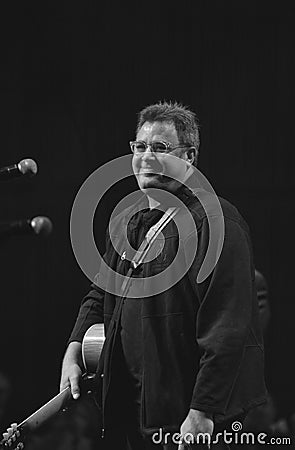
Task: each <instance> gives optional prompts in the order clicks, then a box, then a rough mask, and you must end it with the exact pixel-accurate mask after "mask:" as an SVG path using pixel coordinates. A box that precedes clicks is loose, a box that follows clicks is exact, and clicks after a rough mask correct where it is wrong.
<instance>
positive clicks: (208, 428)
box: [178, 409, 214, 450]
mask: <svg viewBox="0 0 295 450" xmlns="http://www.w3.org/2000/svg"><path fill="white" fill-rule="evenodd" d="M213 428H214V422H213V419H212V415H211V414H208V413H205V412H203V411H198V410H197V409H190V411H189V413H188V415H187V417H186V419H185V421H184V422H183V424H182V425H181V427H180V434H181V436H182V443H181V444H179V446H178V450H185V449H186V448H189V443H191V444H193V442H192V441H191V440H190V438H191V437H193V439H194V443H195V444H196V443H197V442H198V441H197V435H198V434H199V433H206V434H209V435H210V436H212V433H213ZM205 442H206V441H205V439H204V440H203V438H200V440H199V443H200V444H203V443H204V444H205ZM207 445H208V447H209V442H208V441H207ZM200 447H201V445H200Z"/></svg>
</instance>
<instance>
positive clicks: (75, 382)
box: [70, 376, 80, 400]
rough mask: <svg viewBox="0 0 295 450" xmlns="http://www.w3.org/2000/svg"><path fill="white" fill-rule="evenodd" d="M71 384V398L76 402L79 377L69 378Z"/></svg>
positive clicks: (78, 393)
mask: <svg viewBox="0 0 295 450" xmlns="http://www.w3.org/2000/svg"><path fill="white" fill-rule="evenodd" d="M70 382H71V392H72V396H73V398H74V399H75V400H76V399H77V398H79V397H80V388H79V377H77V376H75V377H72V378H70Z"/></svg>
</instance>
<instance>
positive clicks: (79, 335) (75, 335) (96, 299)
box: [68, 284, 105, 344]
mask: <svg viewBox="0 0 295 450" xmlns="http://www.w3.org/2000/svg"><path fill="white" fill-rule="evenodd" d="M104 294H105V293H104V291H103V290H102V289H100V288H98V287H97V286H96V285H95V284H92V285H91V290H90V291H89V292H88V294H87V295H86V296H85V297H84V298H83V300H82V302H81V306H80V310H79V313H78V317H77V319H76V323H75V325H74V328H73V330H72V333H71V336H70V338H69V340H68V344H69V343H70V342H73V341H78V342H82V340H83V337H84V334H85V333H86V331H87V330H88V328H89V327H91V325H93V324H95V323H103V301H104Z"/></svg>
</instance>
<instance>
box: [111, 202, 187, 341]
mask: <svg viewBox="0 0 295 450" xmlns="http://www.w3.org/2000/svg"><path fill="white" fill-rule="evenodd" d="M178 211H179V208H176V207H171V208H168V209H167V211H165V213H164V214H163V216H162V217H161V219H160V220H159V221H158V222H157V223H156V224H155V225H153V226H152V227H151V228H150V229H149V230H148V232H147V233H146V235H145V238H144V239H143V241H142V243H141V245H140V247H139V249H138V250H137V252H136V253H135V255H134V258H133V259H132V261H131V264H130V268H129V270H128V272H127V274H126V276H125V279H124V281H123V283H122V286H121V291H122V295H121V297H120V300H119V301H118V302H117V304H116V306H115V309H114V312H113V316H112V320H111V322H112V321H113V322H117V318H118V317H119V316H120V313H121V310H122V306H123V302H124V299H125V298H126V297H127V294H128V291H129V288H130V283H131V281H132V273H133V272H134V271H135V269H137V267H138V266H139V265H140V264H142V263H143V261H144V258H145V257H146V255H147V254H148V251H149V249H150V248H151V246H152V245H153V242H154V241H155V239H156V238H157V236H158V235H159V233H160V232H161V231H162V230H163V228H165V226H166V225H167V224H168V223H169V222H170V220H172V219H173V217H175V216H176V214H177V213H178ZM110 325H111V324H110ZM111 328H112V327H111V326H109V329H108V332H107V334H106V340H107V339H108V336H109V335H110V334H111Z"/></svg>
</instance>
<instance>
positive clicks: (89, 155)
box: [0, 0, 295, 420]
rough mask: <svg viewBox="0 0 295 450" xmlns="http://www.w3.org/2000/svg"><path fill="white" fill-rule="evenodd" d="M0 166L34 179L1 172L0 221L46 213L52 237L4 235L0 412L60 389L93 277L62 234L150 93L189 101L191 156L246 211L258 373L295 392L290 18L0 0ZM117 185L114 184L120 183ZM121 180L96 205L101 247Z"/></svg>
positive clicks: (271, 10) (181, 7)
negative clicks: (81, 192)
mask: <svg viewBox="0 0 295 450" xmlns="http://www.w3.org/2000/svg"><path fill="white" fill-rule="evenodd" d="M0 10H1V11H0V21H1V27H0V29H1V62H2V64H1V71H0V77H1V83H0V86H1V102H0V110H1V134H0V142H1V160H0V161H1V164H0V166H2V167H3V166H5V165H8V164H12V163H15V162H18V161H19V160H20V159H22V158H24V157H31V158H34V159H35V160H36V161H37V163H38V166H39V171H38V174H37V176H36V177H34V178H32V179H30V180H27V179H17V180H16V179H15V180H11V181H9V182H5V183H1V185H0V199H1V217H0V218H1V220H3V221H4V220H9V219H11V220H12V219H18V218H29V217H34V216H36V215H46V216H48V217H50V219H51V220H52V222H53V224H54V230H53V232H52V234H51V235H50V236H49V237H48V239H41V238H37V237H34V236H16V235H15V236H11V237H10V238H9V239H1V263H2V264H1V272H0V276H1V306H0V313H1V331H0V342H1V359H0V371H1V372H2V373H4V374H6V376H7V377H8V378H9V379H10V381H11V383H12V387H13V389H12V395H11V397H10V403H9V413H8V416H7V417H8V418H7V420H12V419H14V420H20V419H22V418H24V417H25V416H26V415H27V414H29V413H30V412H32V411H33V410H34V409H36V408H37V407H39V406H40V405H41V404H42V403H44V402H45V401H47V400H48V399H49V398H50V397H51V396H52V395H53V394H55V393H56V391H57V387H58V384H59V371H60V362H61V358H62V355H63V352H64V350H65V346H66V341H67V338H68V336H69V333H70V331H71V328H72V326H73V323H74V320H75V316H76V314H77V311H78V308H79V303H80V300H81V299H82V297H83V295H84V294H85V293H86V292H87V290H88V286H89V280H88V279H87V278H86V277H85V276H84V274H83V273H82V272H81V270H80V268H79V267H78V265H77V263H76V261H75V258H74V256H73V252H72V249H71V244H70V236H69V219H70V212H71V208H72V204H73V201H74V198H75V195H76V193H77V191H78V189H79V187H80V186H81V184H82V183H83V181H84V180H85V179H86V178H87V177H88V176H89V175H90V174H91V173H92V172H93V170H94V169H95V168H97V167H99V166H100V165H102V164H103V163H105V162H107V161H109V160H111V159H113V158H115V157H117V156H120V155H123V154H126V153H128V152H129V147H128V141H129V140H130V139H133V138H134V135H135V133H134V130H135V123H136V113H137V112H138V111H139V110H140V109H141V108H143V107H144V106H146V105H147V104H151V103H153V102H156V101H158V100H164V99H166V100H170V99H171V100H177V101H180V102H183V103H184V104H186V105H188V106H190V107H191V108H192V109H193V110H195V111H196V112H197V114H198V116H199V119H200V124H201V156H200V164H199V166H200V169H201V170H202V172H203V173H204V174H206V176H207V178H208V179H209V180H210V182H211V184H212V185H213V186H214V188H215V191H216V192H217V193H218V194H219V195H221V196H222V197H225V198H227V199H228V200H229V201H231V202H232V203H234V204H235V205H236V206H237V207H238V208H239V210H240V212H241V213H242V215H243V216H244V217H245V219H246V220H247V222H248V224H249V226H250V228H251V232H252V238H253V247H254V253H255V264H256V267H257V268H258V269H259V270H260V271H262V272H263V273H264V275H265V276H266V278H267V281H268V283H269V288H270V300H271V308H272V322H271V326H270V329H269V334H268V339H267V365H266V367H267V381H268V385H269V388H270V390H271V391H272V392H273V393H274V395H275V397H276V398H277V400H278V402H279V404H280V405H281V408H282V411H286V410H291V409H292V408H293V403H294V402H293V399H294V396H295V388H294V386H295V383H294V375H295V374H294V369H293V367H292V361H293V351H292V344H293V342H294V337H295V331H294V330H295V327H294V324H293V321H294V312H295V306H294V265H293V264H294V263H293V261H294V226H293V213H294V205H293V195H294V187H295V181H294V180H295V177H294V153H295V152H294V141H295V135H294V129H295V127H294V114H293V112H294V76H295V70H294V69H295V67H294V58H293V54H294V15H293V12H292V2H290V3H289V2H284V1H281V2H276V4H271V2H268V1H254V0H247V1H244V0H238V1H235V0H232V1H215V2H213V1H205V0H204V1H196V0H194V1H184V2H177V3H176V2H170V4H168V3H164V2H158V3H157V4H156V3H155V4H153V3H146V2H144V3H143V2H142V3H141V2H138V4H137V6H136V7H134V8H132V7H131V5H128V4H127V3H126V2H113V1H109V2H96V1H93V2H87V1H86V2H84V1H83V2H82V1H81V2H78V1H71V2H65V1H38V2H37V1H36V2H35V3H33V2H23V1H22V2H1V6H0ZM123 184H124V183H123ZM123 187H124V189H123V188H120V189H119V188H118V186H117V187H115V188H113V189H112V190H111V192H110V193H109V195H108V196H107V201H104V202H102V203H101V204H100V205H99V207H98V209H99V212H98V213H97V214H96V220H95V227H96V236H97V241H98V244H99V246H100V247H101V248H103V246H104V229H105V227H106V224H107V221H108V216H109V213H110V211H111V209H112V205H115V203H116V202H117V201H118V200H119V199H120V198H121V197H122V195H123V194H124V193H125V192H130V191H132V190H133V189H135V188H136V185H135V183H134V180H132V179H130V180H129V181H127V182H126V183H125V184H124V186H123Z"/></svg>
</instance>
